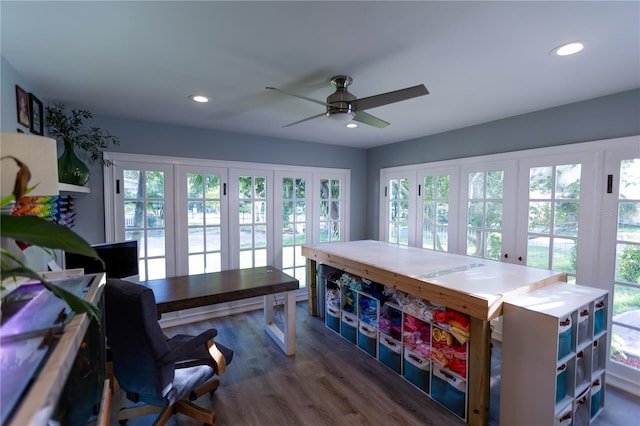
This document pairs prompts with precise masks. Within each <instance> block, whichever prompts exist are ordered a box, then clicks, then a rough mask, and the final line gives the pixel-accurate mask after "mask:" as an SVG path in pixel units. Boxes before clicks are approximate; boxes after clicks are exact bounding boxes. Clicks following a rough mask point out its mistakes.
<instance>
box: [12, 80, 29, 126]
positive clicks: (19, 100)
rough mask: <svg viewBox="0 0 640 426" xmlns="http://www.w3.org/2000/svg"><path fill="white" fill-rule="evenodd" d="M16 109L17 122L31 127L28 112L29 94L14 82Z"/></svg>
mask: <svg viewBox="0 0 640 426" xmlns="http://www.w3.org/2000/svg"><path fill="white" fill-rule="evenodd" d="M16 110H17V111H18V123H20V124H22V125H23V126H25V127H27V128H30V127H31V114H30V113H29V94H28V93H27V92H25V90H24V89H23V88H22V87H20V86H18V85H17V84H16Z"/></svg>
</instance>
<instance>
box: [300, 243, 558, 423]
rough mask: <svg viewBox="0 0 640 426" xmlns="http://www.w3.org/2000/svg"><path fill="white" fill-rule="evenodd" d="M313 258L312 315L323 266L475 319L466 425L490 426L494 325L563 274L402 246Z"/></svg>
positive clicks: (367, 246)
mask: <svg viewBox="0 0 640 426" xmlns="http://www.w3.org/2000/svg"><path fill="white" fill-rule="evenodd" d="M302 255H303V256H305V257H306V258H307V287H308V291H309V313H310V314H311V315H315V314H316V306H317V305H316V304H317V303H318V302H320V303H324V301H318V300H316V286H317V275H316V267H317V264H318V263H320V264H325V265H329V266H331V267H333V268H336V269H338V270H341V271H345V272H347V273H350V274H354V275H357V276H359V277H362V278H366V279H368V280H370V281H373V282H376V283H380V284H383V285H385V286H388V287H392V288H394V289H396V290H399V291H402V292H405V293H408V294H410V295H414V296H418V297H420V298H422V299H424V300H428V301H430V302H433V303H437V304H440V305H444V306H446V307H447V308H448V309H454V310H456V311H459V312H462V313H464V314H468V315H469V316H470V332H469V334H470V338H469V341H468V344H469V346H468V353H469V357H468V376H467V377H466V380H467V386H468V387H467V410H466V413H467V415H466V420H467V423H468V424H470V425H486V424H487V421H488V409H489V384H490V383H489V381H490V380H489V379H490V363H491V353H490V339H491V332H490V326H489V321H490V320H491V319H493V318H496V317H498V316H500V315H501V313H502V302H503V299H504V298H505V297H507V296H513V295H517V294H524V293H528V292H530V291H532V290H535V289H538V288H541V287H545V286H547V285H550V284H552V283H555V282H559V281H560V282H563V281H564V282H566V280H567V275H566V273H563V272H557V271H550V270H546V269H539V268H533V267H526V266H520V265H514V264H509V263H503V262H498V261H492V260H487V259H482V258H477V257H471V256H464V255H457V254H451V253H443V252H437V251H432V250H426V249H422V248H417V247H408V246H400V245H396V244H391V243H384V242H380V241H374V240H365V241H350V242H337V243H322V244H316V245H306V246H303V247H302Z"/></svg>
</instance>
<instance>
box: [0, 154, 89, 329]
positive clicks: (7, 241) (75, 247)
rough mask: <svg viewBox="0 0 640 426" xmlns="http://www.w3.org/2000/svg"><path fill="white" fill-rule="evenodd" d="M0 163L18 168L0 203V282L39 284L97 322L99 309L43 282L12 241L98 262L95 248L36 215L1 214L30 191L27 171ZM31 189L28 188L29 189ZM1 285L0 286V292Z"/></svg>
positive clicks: (74, 309)
mask: <svg viewBox="0 0 640 426" xmlns="http://www.w3.org/2000/svg"><path fill="white" fill-rule="evenodd" d="M2 160H13V161H15V162H16V164H17V165H18V167H19V170H18V172H17V176H16V182H15V185H14V190H13V193H12V194H10V195H7V196H4V197H3V198H2V199H1V200H0V207H1V208H2V210H3V213H2V215H1V216H0V237H1V240H2V241H1V243H2V244H1V246H0V280H1V281H2V283H3V284H4V283H6V282H7V281H13V282H17V281H18V280H19V278H26V279H28V280H36V281H39V282H40V283H41V284H42V285H43V287H44V288H46V289H47V290H49V291H51V292H52V293H53V294H55V295H56V296H57V297H59V298H61V299H62V300H64V301H65V302H66V303H67V305H69V307H70V308H71V309H72V310H73V311H74V312H76V313H84V312H86V313H87V314H89V315H90V316H92V317H93V318H95V319H96V321H98V323H99V322H100V310H99V309H98V307H96V306H95V305H93V304H91V303H89V302H87V301H85V300H84V299H82V298H81V297H79V296H76V295H75V294H73V293H70V292H69V291H67V290H65V289H64V288H62V287H60V286H57V285H55V284H54V283H52V282H49V281H47V280H46V279H45V278H43V277H42V276H41V275H40V274H38V273H37V272H35V271H33V270H32V269H30V268H29V267H28V266H27V265H26V264H25V262H24V258H23V257H22V255H21V253H19V251H18V250H15V249H14V248H17V247H16V246H15V241H21V242H23V243H28V244H31V245H33V246H38V247H42V248H44V249H45V250H56V249H60V250H64V251H67V252H71V253H77V254H82V255H84V256H89V257H93V258H96V259H100V258H99V257H98V254H97V253H96V251H95V249H94V248H93V247H91V245H90V244H89V243H88V242H87V241H85V240H84V239H83V238H82V237H80V236H79V235H77V234H76V233H75V232H73V231H72V230H70V229H69V228H67V227H65V226H62V225H58V224H57V223H53V222H49V221H47V220H45V219H42V218H40V217H36V216H12V215H10V214H5V210H6V209H5V207H7V206H9V205H10V204H11V203H13V201H14V200H19V199H20V198H21V197H22V196H23V195H25V194H26V193H28V192H29V191H30V189H29V188H28V187H27V185H28V182H29V179H30V177H31V173H30V171H29V168H28V167H27V166H26V165H25V164H24V163H22V162H21V161H20V160H19V159H17V158H15V157H12V156H7V157H2ZM31 189H32V188H31ZM1 288H2V286H0V289H1Z"/></svg>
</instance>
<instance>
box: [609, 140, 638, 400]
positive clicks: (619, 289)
mask: <svg viewBox="0 0 640 426" xmlns="http://www.w3.org/2000/svg"><path fill="white" fill-rule="evenodd" d="M603 175H604V182H603V191H602V193H603V202H602V214H601V215H600V217H601V235H603V238H604V239H603V241H602V245H601V247H600V252H599V255H600V258H601V261H600V271H602V272H601V274H600V275H599V277H600V279H601V282H603V283H606V287H605V288H606V289H607V290H609V292H610V296H609V297H610V301H611V302H610V306H609V308H610V310H611V315H610V318H611V333H610V336H611V341H610V350H609V354H610V362H609V365H608V367H607V368H608V369H609V371H610V372H611V373H612V374H613V375H615V376H617V377H622V378H624V380H626V381H628V384H629V385H630V386H631V387H634V386H635V387H636V389H637V384H638V383H640V149H631V150H627V151H611V152H607V153H606V154H605V170H604V174H603Z"/></svg>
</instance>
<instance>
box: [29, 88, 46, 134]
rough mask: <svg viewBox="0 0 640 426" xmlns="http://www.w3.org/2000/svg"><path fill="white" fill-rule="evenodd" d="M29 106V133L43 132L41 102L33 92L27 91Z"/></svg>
mask: <svg viewBox="0 0 640 426" xmlns="http://www.w3.org/2000/svg"><path fill="white" fill-rule="evenodd" d="M29 107H30V109H31V133H35V134H36V135H42V134H43V133H44V124H43V121H44V117H43V116H42V102H41V101H40V99H38V98H36V97H35V96H34V95H33V93H29Z"/></svg>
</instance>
